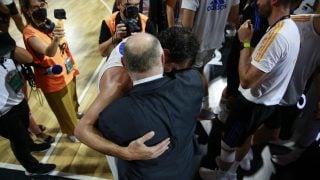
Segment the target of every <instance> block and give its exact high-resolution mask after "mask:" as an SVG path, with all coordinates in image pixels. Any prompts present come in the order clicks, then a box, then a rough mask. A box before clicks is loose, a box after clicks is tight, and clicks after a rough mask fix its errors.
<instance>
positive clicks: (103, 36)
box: [99, 20, 111, 44]
mask: <svg viewBox="0 0 320 180" xmlns="http://www.w3.org/2000/svg"><path fill="white" fill-rule="evenodd" d="M110 37H111V32H110V29H109V27H108V26H107V24H106V22H105V21H104V20H103V21H102V23H101V30H100V37H99V44H101V43H103V42H105V41H107V40H108V39H109V38H110Z"/></svg>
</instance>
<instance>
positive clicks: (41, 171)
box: [25, 163, 56, 176]
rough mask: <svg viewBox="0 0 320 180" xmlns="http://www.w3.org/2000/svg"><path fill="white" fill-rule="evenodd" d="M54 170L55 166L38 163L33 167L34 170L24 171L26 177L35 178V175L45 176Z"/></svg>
mask: <svg viewBox="0 0 320 180" xmlns="http://www.w3.org/2000/svg"><path fill="white" fill-rule="evenodd" d="M55 168H56V165H55V164H42V163H39V164H38V165H37V166H35V167H34V168H33V169H34V170H28V171H25V174H26V175H27V176H37V175H46V174H49V173H50V172H52V171H53V170H54V169H55Z"/></svg>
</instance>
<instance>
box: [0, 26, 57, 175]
mask: <svg viewBox="0 0 320 180" xmlns="http://www.w3.org/2000/svg"><path fill="white" fill-rule="evenodd" d="M0 42H1V43H0V82H1V86H0V91H1V94H0V135H1V136H2V137H4V138H6V139H8V140H9V141H10V145H11V150H12V151H13V153H14V155H15V157H16V158H17V160H18V161H19V162H20V163H21V165H22V166H23V167H24V168H25V170H26V174H29V175H41V174H46V173H49V172H51V171H52V170H54V169H55V167H56V165H54V164H42V163H39V161H38V160H37V159H35V157H33V156H32V155H31V152H32V151H44V150H47V149H49V148H50V144H47V143H42V144H36V143H34V142H33V140H32V139H31V138H30V136H29V134H28V130H27V129H28V126H29V107H28V104H27V101H26V100H25V98H24V96H23V92H22V87H23V84H24V81H23V77H22V75H21V74H20V72H19V71H18V69H19V68H18V67H19V65H18V64H19V63H31V62H32V61H33V59H32V56H31V55H30V54H29V53H28V52H27V51H26V50H25V49H22V48H20V47H16V43H15V41H14V40H13V39H12V38H11V37H10V35H9V34H8V33H5V32H2V31H0ZM3 155H4V154H3Z"/></svg>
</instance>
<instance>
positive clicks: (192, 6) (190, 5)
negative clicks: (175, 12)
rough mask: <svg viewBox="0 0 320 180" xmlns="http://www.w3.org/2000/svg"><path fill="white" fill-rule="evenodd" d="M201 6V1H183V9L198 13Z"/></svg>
mask: <svg viewBox="0 0 320 180" xmlns="http://www.w3.org/2000/svg"><path fill="white" fill-rule="evenodd" d="M205 2H206V1H205ZM199 4H200V1H199V0H188V1H185V0H184V1H182V4H181V8H183V9H189V10H192V11H196V10H197V9H198V7H199Z"/></svg>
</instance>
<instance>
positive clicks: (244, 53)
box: [238, 20, 265, 89]
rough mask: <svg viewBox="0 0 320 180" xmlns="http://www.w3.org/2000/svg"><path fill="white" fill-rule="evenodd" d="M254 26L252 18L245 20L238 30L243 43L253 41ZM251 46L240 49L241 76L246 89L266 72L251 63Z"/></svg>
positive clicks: (242, 84) (241, 81) (241, 82)
mask: <svg viewBox="0 0 320 180" xmlns="http://www.w3.org/2000/svg"><path fill="white" fill-rule="evenodd" d="M252 34H253V27H252V24H251V22H250V20H247V21H246V22H244V23H243V24H242V25H241V27H240V28H239V30H238V36H239V40H240V42H242V43H248V42H250V41H251V38H252ZM251 53H252V50H251V48H243V49H242V50H241V51H240V60H239V78H240V84H241V86H242V87H243V88H244V89H247V88H251V87H253V86H254V85H255V84H256V83H257V82H259V81H260V79H261V78H262V77H263V75H264V74H265V73H264V72H263V71H261V70H259V69H258V68H256V67H254V66H253V65H251Z"/></svg>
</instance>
